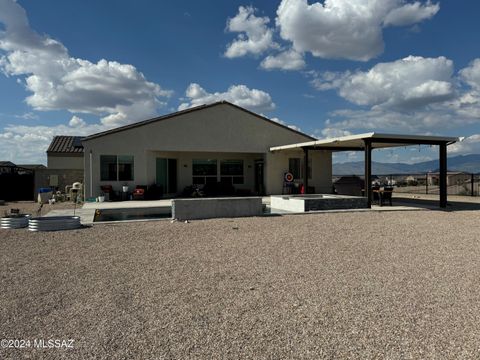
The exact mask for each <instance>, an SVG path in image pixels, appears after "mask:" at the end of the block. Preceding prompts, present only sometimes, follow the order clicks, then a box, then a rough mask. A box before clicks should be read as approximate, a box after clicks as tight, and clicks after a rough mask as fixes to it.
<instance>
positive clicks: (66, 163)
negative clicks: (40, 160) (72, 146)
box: [47, 153, 84, 170]
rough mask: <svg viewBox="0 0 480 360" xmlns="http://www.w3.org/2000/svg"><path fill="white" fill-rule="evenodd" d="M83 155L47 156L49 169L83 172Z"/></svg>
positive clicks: (49, 154)
mask: <svg viewBox="0 0 480 360" xmlns="http://www.w3.org/2000/svg"><path fill="white" fill-rule="evenodd" d="M83 166H84V161H83V154H52V153H48V154H47V167H48V168H49V169H73V170H83Z"/></svg>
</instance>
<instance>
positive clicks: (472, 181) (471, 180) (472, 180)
mask: <svg viewBox="0 0 480 360" xmlns="http://www.w3.org/2000/svg"><path fill="white" fill-rule="evenodd" d="M474 183H475V177H474V175H473V173H472V176H471V178H470V185H471V189H472V193H471V195H472V196H475V191H474V188H473V184H474Z"/></svg>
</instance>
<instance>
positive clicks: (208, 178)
mask: <svg viewBox="0 0 480 360" xmlns="http://www.w3.org/2000/svg"><path fill="white" fill-rule="evenodd" d="M216 182H217V177H216V176H205V184H215V183H216Z"/></svg>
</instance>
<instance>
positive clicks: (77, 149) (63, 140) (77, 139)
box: [47, 135, 83, 153]
mask: <svg viewBox="0 0 480 360" xmlns="http://www.w3.org/2000/svg"><path fill="white" fill-rule="evenodd" d="M82 140H83V137H81V136H64V135H60V136H55V137H54V138H53V140H52V142H51V143H50V146H49V147H48V149H47V153H83V145H82Z"/></svg>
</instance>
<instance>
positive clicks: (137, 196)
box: [132, 185, 147, 200]
mask: <svg viewBox="0 0 480 360" xmlns="http://www.w3.org/2000/svg"><path fill="white" fill-rule="evenodd" d="M146 190H147V186H145V185H137V187H136V188H135V190H133V193H132V198H133V200H145V191H146Z"/></svg>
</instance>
